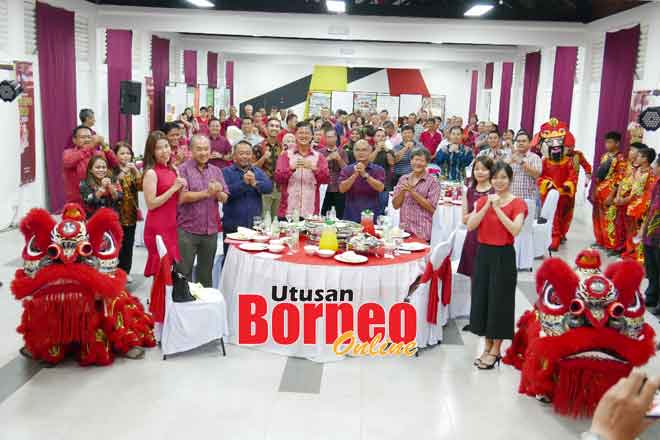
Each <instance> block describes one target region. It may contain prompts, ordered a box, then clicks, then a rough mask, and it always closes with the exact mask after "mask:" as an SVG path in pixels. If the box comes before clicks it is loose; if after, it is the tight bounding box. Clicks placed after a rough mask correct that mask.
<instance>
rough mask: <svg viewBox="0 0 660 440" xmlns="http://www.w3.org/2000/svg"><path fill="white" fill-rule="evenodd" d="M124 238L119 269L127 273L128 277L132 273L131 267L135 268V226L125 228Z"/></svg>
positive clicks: (120, 251)
mask: <svg viewBox="0 0 660 440" xmlns="http://www.w3.org/2000/svg"><path fill="white" fill-rule="evenodd" d="M121 228H122V229H123V230H124V238H123V239H122V241H121V249H119V264H118V265H117V267H119V268H120V269H122V270H123V271H124V272H126V275H128V274H130V273H131V266H133V244H134V243H135V225H132V226H123V225H122V227H121Z"/></svg>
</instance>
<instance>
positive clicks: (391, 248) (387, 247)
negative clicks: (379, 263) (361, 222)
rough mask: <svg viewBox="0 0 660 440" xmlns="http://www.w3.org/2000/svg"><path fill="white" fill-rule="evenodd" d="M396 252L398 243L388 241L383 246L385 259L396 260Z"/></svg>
mask: <svg viewBox="0 0 660 440" xmlns="http://www.w3.org/2000/svg"><path fill="white" fill-rule="evenodd" d="M395 251H396V243H395V242H394V241H392V240H389V241H386V242H385V244H384V245H383V254H384V255H383V257H384V258H394V253H395Z"/></svg>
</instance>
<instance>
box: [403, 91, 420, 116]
mask: <svg viewBox="0 0 660 440" xmlns="http://www.w3.org/2000/svg"><path fill="white" fill-rule="evenodd" d="M421 108H422V95H407V94H404V93H402V94H401V100H400V102H399V114H402V115H409V114H411V113H415V114H417V113H418V112H419V111H420V110H421Z"/></svg>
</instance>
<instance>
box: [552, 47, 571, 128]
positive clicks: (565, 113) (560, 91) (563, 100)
mask: <svg viewBox="0 0 660 440" xmlns="http://www.w3.org/2000/svg"><path fill="white" fill-rule="evenodd" d="M577 53H578V48H577V47H574V46H571V47H561V46H560V47H557V55H556V57H555V75H554V79H553V81H552V100H551V101H550V117H551V118H557V119H559V120H560V121H564V122H566V124H569V125H570V123H571V107H572V106H573V84H574V83H575V66H576V65H577Z"/></svg>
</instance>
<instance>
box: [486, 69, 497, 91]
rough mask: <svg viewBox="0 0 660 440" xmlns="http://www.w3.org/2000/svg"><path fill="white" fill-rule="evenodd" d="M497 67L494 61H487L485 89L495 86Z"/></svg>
mask: <svg viewBox="0 0 660 440" xmlns="http://www.w3.org/2000/svg"><path fill="white" fill-rule="evenodd" d="M494 69H495V64H494V63H487V64H486V75H485V76H486V77H485V79H484V89H492V88H493V70H494Z"/></svg>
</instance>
